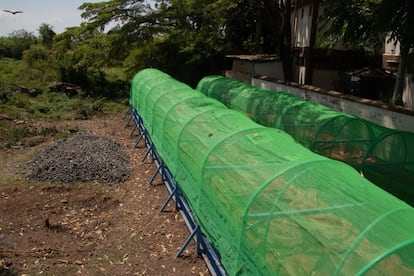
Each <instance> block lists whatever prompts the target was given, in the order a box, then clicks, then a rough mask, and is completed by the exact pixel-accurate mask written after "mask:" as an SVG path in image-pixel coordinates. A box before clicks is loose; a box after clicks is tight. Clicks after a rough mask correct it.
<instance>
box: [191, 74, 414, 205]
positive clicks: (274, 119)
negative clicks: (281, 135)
mask: <svg viewBox="0 0 414 276" xmlns="http://www.w3.org/2000/svg"><path fill="white" fill-rule="evenodd" d="M197 90H199V91H201V92H202V93H204V94H205V95H207V96H209V97H212V98H215V99H218V100H220V101H222V102H223V103H224V104H225V105H226V106H228V107H229V108H232V109H235V110H238V111H240V112H242V113H244V114H246V115H247V116H249V117H250V118H251V119H253V120H254V121H256V122H257V123H259V124H262V125H264V126H269V127H275V128H278V129H282V130H284V131H286V132H287V133H289V134H290V135H291V136H292V137H293V138H294V139H295V140H296V141H298V142H299V143H301V144H302V145H304V146H305V147H307V148H309V149H311V150H312V151H314V152H316V153H318V154H321V155H324V156H327V157H329V158H333V159H337V160H340V161H344V162H346V163H348V164H349V165H351V166H353V167H354V168H356V169H357V170H358V171H360V172H361V173H362V174H363V175H364V176H365V177H366V178H367V179H369V180H370V181H372V182H373V183H375V184H377V185H378V186H380V187H382V188H383V189H385V190H387V191H388V192H390V193H392V194H394V195H396V196H398V197H399V198H401V199H403V200H405V201H406V202H408V203H409V204H411V205H413V206H414V189H413V187H414V134H413V133H409V132H401V131H396V130H392V129H389V128H386V127H383V126H380V125H377V124H375V123H372V122H370V121H367V120H365V119H362V118H360V117H357V116H353V115H347V114H344V113H342V112H336V111H333V110H331V109H329V108H327V107H325V106H323V105H320V104H315V103H312V102H307V101H304V100H301V99H298V98H297V97H295V96H293V95H291V94H288V93H285V92H275V91H272V90H268V89H263V88H257V87H253V86H251V85H248V84H245V83H241V82H239V81H236V80H234V79H231V78H225V77H220V76H207V77H205V78H203V79H202V80H201V81H200V82H199V84H198V86H197Z"/></svg>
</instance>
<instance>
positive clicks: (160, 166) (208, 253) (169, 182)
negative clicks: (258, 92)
mask: <svg viewBox="0 0 414 276" xmlns="http://www.w3.org/2000/svg"><path fill="white" fill-rule="evenodd" d="M128 113H130V114H131V116H130V118H129V119H128V122H127V123H126V125H125V127H127V126H130V123H131V121H132V120H133V121H134V122H135V123H134V124H133V127H132V130H131V132H130V136H132V135H133V134H134V132H135V131H136V130H137V129H138V131H139V136H138V138H137V139H136V141H135V145H134V147H135V148H138V147H139V144H140V142H141V141H142V140H143V141H144V142H145V146H146V147H147V151H146V152H145V154H144V157H143V158H142V160H141V162H142V163H143V162H145V161H146V159H147V158H148V157H149V156H151V158H152V161H153V162H155V164H156V165H157V168H156V170H155V171H154V173H153V175H152V176H151V178H150V180H149V182H148V185H152V183H153V182H154V180H155V178H156V177H157V175H158V174H159V175H160V176H161V178H162V182H163V183H164V184H165V186H166V188H167V190H168V193H169V196H168V198H167V199H166V201H165V202H164V203H163V205H162V207H161V208H160V212H163V211H165V209H166V208H167V206H168V204H169V203H170V202H171V200H173V201H174V202H175V209H176V210H177V211H180V213H181V215H182V217H183V219H184V221H185V224H186V226H187V228H188V230H189V232H190V234H189V236H188V238H187V239H186V241H185V242H184V244H183V245H182V246H181V248H180V250H179V251H178V252H177V254H176V256H175V257H176V258H178V257H180V256H181V255H182V253H183V252H184V250H185V249H186V248H187V246H188V245H189V244H190V242H191V240H194V241H195V243H196V253H197V255H198V256H201V257H203V259H204V261H205V262H206V264H207V267H208V269H209V270H210V273H211V274H212V275H220V276H221V275H227V273H226V271H225V269H224V267H223V265H222V264H221V260H220V259H221V257H220V254H219V252H218V251H217V250H216V249H215V248H214V247H213V246H212V245H211V244H210V243H209V242H208V240H207V238H206V237H205V236H204V235H203V234H202V232H201V229H200V226H199V225H198V224H197V222H196V220H195V219H194V216H193V214H192V212H191V208H190V207H189V204H188V202H187V200H186V199H185V197H184V195H183V193H182V192H181V190H180V188H179V187H178V186H177V185H176V183H175V181H174V177H173V175H172V174H171V172H170V170H169V169H168V167H167V166H166V165H165V163H164V162H163V160H162V158H161V157H160V156H159V154H158V152H157V149H156V147H155V145H154V144H153V143H152V140H151V137H150V135H149V134H148V132H147V130H146V129H145V127H144V122H143V120H142V118H141V117H140V116H139V115H138V112H137V111H136V110H135V108H134V107H132V106H130V108H129V112H128V111H127V113H126V115H127V114H128Z"/></svg>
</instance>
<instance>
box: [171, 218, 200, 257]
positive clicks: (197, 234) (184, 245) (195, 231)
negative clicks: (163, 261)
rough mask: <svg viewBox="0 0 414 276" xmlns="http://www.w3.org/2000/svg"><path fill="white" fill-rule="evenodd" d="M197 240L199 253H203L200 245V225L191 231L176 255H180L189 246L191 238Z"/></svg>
mask: <svg viewBox="0 0 414 276" xmlns="http://www.w3.org/2000/svg"><path fill="white" fill-rule="evenodd" d="M194 237H196V238H195V240H196V246H197V255H201V250H200V249H201V247H200V242H199V241H200V226H198V225H197V226H196V228H194V230H193V231H192V232H191V233H190V235H189V236H188V238H187V240H186V241H185V242H184V244H183V246H181V248H180V250H179V251H178V253H177V255H175V257H176V258H178V257H180V256H181V255H182V254H183V252H184V250H185V249H186V248H187V246H188V245H189V244H190V242H191V240H192V239H193V238H194Z"/></svg>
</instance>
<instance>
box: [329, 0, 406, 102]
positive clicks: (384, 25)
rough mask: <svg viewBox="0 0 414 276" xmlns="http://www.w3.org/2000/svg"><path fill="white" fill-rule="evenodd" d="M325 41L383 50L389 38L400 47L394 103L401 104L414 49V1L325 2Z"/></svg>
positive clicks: (333, 0) (341, 0)
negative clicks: (410, 56) (409, 55)
mask: <svg viewBox="0 0 414 276" xmlns="http://www.w3.org/2000/svg"><path fill="white" fill-rule="evenodd" d="M322 20H323V22H324V23H325V24H326V25H328V28H327V32H326V33H325V36H326V39H331V40H332V38H333V40H332V41H333V43H336V42H338V41H341V42H343V43H345V44H348V45H353V46H359V47H365V48H366V47H367V46H368V47H371V49H377V50H378V49H381V48H382V46H383V43H384V41H385V37H386V35H389V38H390V41H394V42H397V41H398V42H399V43H400V63H399V68H398V76H397V81H396V85H395V88H394V93H393V94H394V95H393V99H392V100H393V102H394V103H395V104H400V103H401V96H402V90H403V81H404V76H405V72H406V68H407V58H408V52H409V49H410V48H412V47H413V46H414V32H413V31H412V26H414V2H413V1H411V0H357V1H355V0H330V1H325V2H324V9H323V17H322Z"/></svg>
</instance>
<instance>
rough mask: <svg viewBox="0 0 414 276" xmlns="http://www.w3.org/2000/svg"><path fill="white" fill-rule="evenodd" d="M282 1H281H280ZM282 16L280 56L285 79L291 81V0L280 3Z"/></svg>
mask: <svg viewBox="0 0 414 276" xmlns="http://www.w3.org/2000/svg"><path fill="white" fill-rule="evenodd" d="M281 2H283V1H281ZM281 7H282V11H283V17H284V24H283V29H282V33H281V35H280V38H281V43H280V49H279V53H280V58H281V60H282V67H283V75H284V79H285V81H292V79H293V75H292V63H293V54H292V27H291V22H290V16H291V10H292V1H291V0H286V1H285V2H284V5H281Z"/></svg>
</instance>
